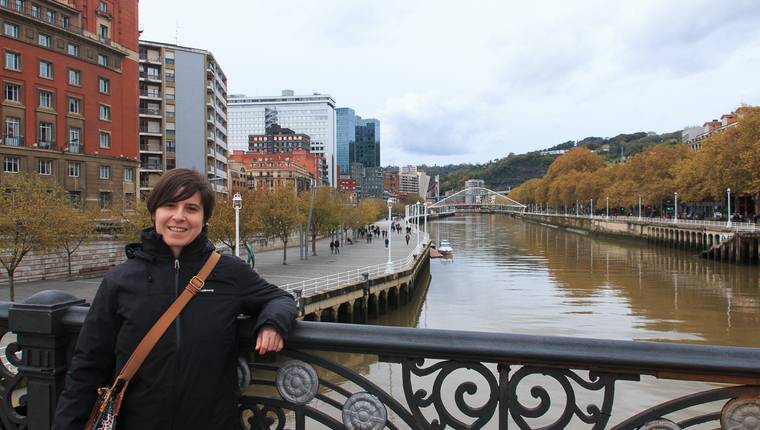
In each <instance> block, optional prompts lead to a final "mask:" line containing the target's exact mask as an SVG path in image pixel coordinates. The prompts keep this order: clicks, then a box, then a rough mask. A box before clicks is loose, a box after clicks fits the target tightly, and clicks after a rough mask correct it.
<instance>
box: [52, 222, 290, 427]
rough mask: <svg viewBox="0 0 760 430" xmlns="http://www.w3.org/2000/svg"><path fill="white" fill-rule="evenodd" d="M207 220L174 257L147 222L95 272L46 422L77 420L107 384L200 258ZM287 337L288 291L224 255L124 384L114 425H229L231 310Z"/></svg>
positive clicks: (233, 409) (232, 416)
mask: <svg viewBox="0 0 760 430" xmlns="http://www.w3.org/2000/svg"><path fill="white" fill-rule="evenodd" d="M213 249H214V247H213V245H212V244H211V243H210V242H209V241H208V238H207V235H206V230H205V229H204V230H203V232H202V233H201V234H200V235H199V237H198V238H196V239H195V240H194V241H193V242H192V243H190V244H189V245H187V246H186V247H185V248H184V249H183V250H182V254H181V255H180V256H179V258H178V259H175V258H174V257H173V255H172V253H171V250H170V249H169V248H168V247H167V246H166V244H164V242H163V240H162V239H161V236H160V235H158V234H157V233H156V232H155V230H152V229H150V230H145V231H143V234H142V244H133V245H128V246H127V257H128V259H127V261H125V262H124V263H122V264H120V265H118V266H116V267H114V268H113V269H112V270H111V271H109V272H108V273H107V274H106V276H105V278H104V279H103V282H102V284H101V285H100V288H99V289H98V292H97V294H96V295H95V299H94V300H93V302H92V307H91V308H90V310H89V313H88V314H87V318H86V319H85V322H84V325H83V327H82V330H81V332H80V334H79V339H78V341H77V346H76V350H75V352H74V357H73V360H72V362H71V367H70V369H69V372H68V374H67V376H66V385H65V388H64V390H63V393H62V394H61V397H60V398H59V401H58V408H57V411H56V417H55V421H54V424H53V428H54V429H56V430H69V429H70V430H82V428H84V425H85V422H86V420H87V418H88V416H89V413H90V410H91V408H92V405H93V403H94V402H95V397H96V389H97V387H102V386H108V385H110V384H111V383H112V382H113V380H114V379H115V377H116V375H117V374H118V373H119V371H120V370H121V368H122V366H123V365H124V364H125V363H126V361H127V359H128V358H129V356H130V354H132V351H133V350H134V349H135V347H136V346H137V344H138V343H139V342H140V340H141V339H142V338H143V336H144V335H145V333H147V332H148V330H149V329H150V327H151V326H152V325H153V323H154V322H155V321H156V320H158V318H159V317H160V316H161V315H162V314H163V313H164V311H165V310H166V309H167V308H168V307H169V305H170V304H171V303H172V302H173V301H174V299H175V298H176V297H177V296H178V294H179V293H180V292H181V291H182V289H183V288H184V287H185V285H187V283H188V281H189V280H190V278H191V277H193V276H194V275H196V274H197V273H198V271H199V270H200V268H201V266H202V265H203V263H205V261H206V259H207V258H208V256H209V254H210V253H211V251H213ZM241 313H242V314H248V315H251V316H253V317H255V318H257V321H256V330H258V328H259V327H261V325H263V324H271V325H273V326H274V327H275V328H276V329H277V331H278V332H279V333H280V334H281V335H282V336H283V337H286V336H287V333H288V330H289V329H290V326H291V324H292V322H293V319H294V318H295V314H296V307H295V303H294V301H293V298H292V297H291V296H290V295H289V294H288V293H286V292H285V291H283V290H281V289H279V288H277V287H275V286H274V285H272V284H269V283H268V282H266V281H265V280H264V279H262V278H260V277H259V276H258V274H256V272H254V271H253V270H251V268H250V267H249V266H248V265H247V264H246V263H245V262H244V261H243V260H241V259H239V258H237V257H234V256H232V255H222V258H221V259H220V260H219V263H218V264H217V266H216V268H215V269H214V271H213V272H212V273H211V274H210V275H209V277H208V279H207V280H206V284H205V286H204V288H203V290H202V291H201V292H199V293H198V294H196V296H195V297H194V298H193V299H192V300H191V301H190V303H188V305H187V306H186V307H185V309H184V310H183V311H182V313H181V314H180V315H179V317H178V318H177V320H175V322H174V323H173V324H172V326H170V327H169V329H168V330H167V331H166V333H164V335H163V336H162V337H161V339H160V340H159V341H158V343H157V344H156V346H155V348H154V349H153V350H152V351H151V352H150V354H149V355H148V357H147V359H146V360H145V362H144V363H143V365H142V366H141V367H140V369H139V370H138V371H137V374H136V375H135V376H134V378H133V379H132V381H131V382H130V383H129V386H128V387H127V392H126V396H125V400H124V403H123V405H122V409H121V413H120V415H119V419H118V422H117V426H118V429H119V430H131V429H139V430H150V429H204V430H207V429H220V430H221V429H224V430H227V429H237V428H240V418H239V413H238V409H237V396H238V387H237V371H236V365H237V364H236V363H237V352H238V347H237V332H236V324H235V319H236V316H237V315H238V314H241Z"/></svg>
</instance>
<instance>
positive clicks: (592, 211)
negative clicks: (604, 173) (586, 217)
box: [590, 199, 594, 219]
mask: <svg viewBox="0 0 760 430" xmlns="http://www.w3.org/2000/svg"><path fill="white" fill-rule="evenodd" d="M590 212H591V219H594V199H591V211H590Z"/></svg>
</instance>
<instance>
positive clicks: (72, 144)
mask: <svg viewBox="0 0 760 430" xmlns="http://www.w3.org/2000/svg"><path fill="white" fill-rule="evenodd" d="M81 138H82V129H81V128H79V127H69V152H73V153H75V154H80V153H81V152H82V140H81ZM69 176H71V175H69ZM77 176H78V175H77Z"/></svg>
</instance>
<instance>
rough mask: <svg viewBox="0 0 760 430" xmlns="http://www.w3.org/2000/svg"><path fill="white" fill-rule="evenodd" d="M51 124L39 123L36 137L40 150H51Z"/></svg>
mask: <svg viewBox="0 0 760 430" xmlns="http://www.w3.org/2000/svg"><path fill="white" fill-rule="evenodd" d="M53 136H54V135H53V123H52V122H44V121H42V122H40V129H39V134H38V135H37V146H38V147H39V148H41V149H53Z"/></svg>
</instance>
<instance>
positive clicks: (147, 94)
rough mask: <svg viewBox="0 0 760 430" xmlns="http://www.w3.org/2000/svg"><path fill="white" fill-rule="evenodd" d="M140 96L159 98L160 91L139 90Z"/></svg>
mask: <svg viewBox="0 0 760 430" xmlns="http://www.w3.org/2000/svg"><path fill="white" fill-rule="evenodd" d="M140 97H147V98H150V99H159V100H160V99H161V92H160V91H148V90H140Z"/></svg>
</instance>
